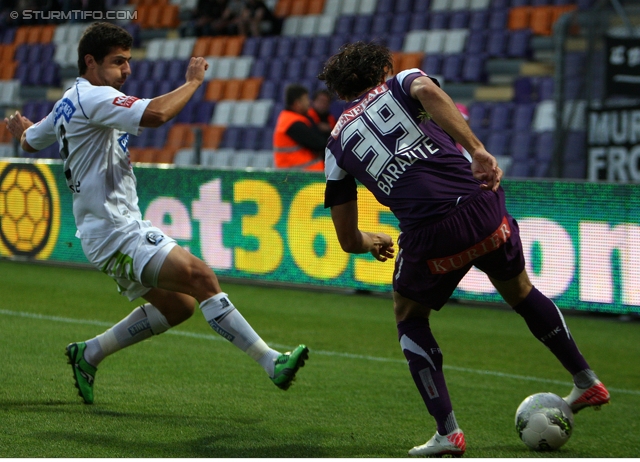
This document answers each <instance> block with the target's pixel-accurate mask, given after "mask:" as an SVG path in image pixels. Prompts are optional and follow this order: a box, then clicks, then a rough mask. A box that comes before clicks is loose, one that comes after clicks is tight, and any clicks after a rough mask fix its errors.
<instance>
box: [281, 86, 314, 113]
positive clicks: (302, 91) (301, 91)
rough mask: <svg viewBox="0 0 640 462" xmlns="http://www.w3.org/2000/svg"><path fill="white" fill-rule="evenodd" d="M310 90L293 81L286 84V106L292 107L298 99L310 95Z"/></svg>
mask: <svg viewBox="0 0 640 462" xmlns="http://www.w3.org/2000/svg"><path fill="white" fill-rule="evenodd" d="M308 94H309V90H307V87H305V86H302V85H300V84H298V83H292V84H289V85H287V86H286V88H285V89H284V104H285V107H287V108H290V107H291V106H293V103H295V102H296V100H297V99H300V98H301V97H303V96H304V95H308Z"/></svg>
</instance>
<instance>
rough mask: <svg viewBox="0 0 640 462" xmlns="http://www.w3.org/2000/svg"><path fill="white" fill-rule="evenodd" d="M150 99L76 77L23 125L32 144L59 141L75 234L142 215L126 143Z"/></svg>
mask: <svg viewBox="0 0 640 462" xmlns="http://www.w3.org/2000/svg"><path fill="white" fill-rule="evenodd" d="M150 101H151V100H149V99H138V98H136V97H134V96H126V95H125V94H123V93H121V92H120V91H118V90H116V89H115V88H112V87H109V86H94V85H91V83H89V81H88V80H86V79H84V78H82V77H79V78H77V79H76V83H75V84H74V85H73V86H72V87H71V88H70V89H69V90H67V91H66V92H65V93H64V95H63V97H62V99H61V100H60V101H58V102H57V103H56V104H55V106H54V108H53V110H52V111H51V113H50V114H49V115H48V116H47V117H46V118H44V119H42V120H41V121H40V122H38V123H36V124H34V125H32V126H31V127H29V129H27V135H26V140H27V143H29V145H30V146H31V147H33V148H35V149H38V150H40V149H44V148H46V147H47V146H49V145H51V144H52V143H54V142H56V141H57V142H58V146H59V148H60V157H62V159H63V160H64V174H65V177H66V180H67V185H68V186H69V189H70V190H71V192H72V193H73V215H74V217H75V220H76V227H77V229H78V231H77V233H76V236H77V237H79V238H96V237H105V236H107V235H109V234H110V233H111V232H112V231H113V230H114V229H117V228H120V227H122V226H124V225H126V224H128V223H130V222H132V221H134V220H141V219H142V215H141V213H140V208H139V207H138V194H137V192H136V178H135V176H134V174H133V169H132V167H131V162H130V159H129V151H128V150H127V144H128V141H129V133H131V134H132V135H139V134H140V132H141V130H142V129H141V127H140V119H141V118H142V114H143V113H144V110H145V109H146V107H147V105H148V104H149V102H150Z"/></svg>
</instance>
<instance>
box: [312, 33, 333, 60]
mask: <svg viewBox="0 0 640 462" xmlns="http://www.w3.org/2000/svg"><path fill="white" fill-rule="evenodd" d="M330 41H331V39H330V37H322V36H321V37H313V39H312V41H311V50H309V55H310V56H320V57H324V56H328V55H329V45H330Z"/></svg>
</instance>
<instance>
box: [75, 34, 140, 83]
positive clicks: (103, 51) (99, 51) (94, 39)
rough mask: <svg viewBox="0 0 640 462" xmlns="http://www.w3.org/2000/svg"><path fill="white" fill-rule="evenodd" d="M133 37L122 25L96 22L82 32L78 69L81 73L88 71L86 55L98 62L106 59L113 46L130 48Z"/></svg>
mask: <svg viewBox="0 0 640 462" xmlns="http://www.w3.org/2000/svg"><path fill="white" fill-rule="evenodd" d="M132 45H133V37H131V34H130V33H129V32H127V31H126V30H125V29H123V28H122V27H120V26H116V25H115V24H110V23H108V22H94V23H93V24H91V25H90V26H89V27H87V29H86V30H85V31H84V33H83V34H82V37H81V38H80V43H78V71H79V72H80V75H84V73H85V72H87V65H86V63H85V62H84V57H85V56H86V55H91V56H93V58H94V59H95V60H96V62H97V63H98V64H101V63H102V61H104V58H105V56H107V55H108V54H109V53H110V52H111V50H112V49H113V48H122V49H123V50H130V49H131V46H132Z"/></svg>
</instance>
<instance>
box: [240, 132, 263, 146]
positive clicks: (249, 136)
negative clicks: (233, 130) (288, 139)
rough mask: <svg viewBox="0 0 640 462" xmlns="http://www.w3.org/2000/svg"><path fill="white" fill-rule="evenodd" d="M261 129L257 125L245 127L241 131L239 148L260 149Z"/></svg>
mask: <svg viewBox="0 0 640 462" xmlns="http://www.w3.org/2000/svg"><path fill="white" fill-rule="evenodd" d="M262 133H263V131H262V129H261V128H258V127H250V128H245V129H244V130H243V132H242V138H241V140H240V146H239V149H260V148H259V146H260V141H261V139H262Z"/></svg>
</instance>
